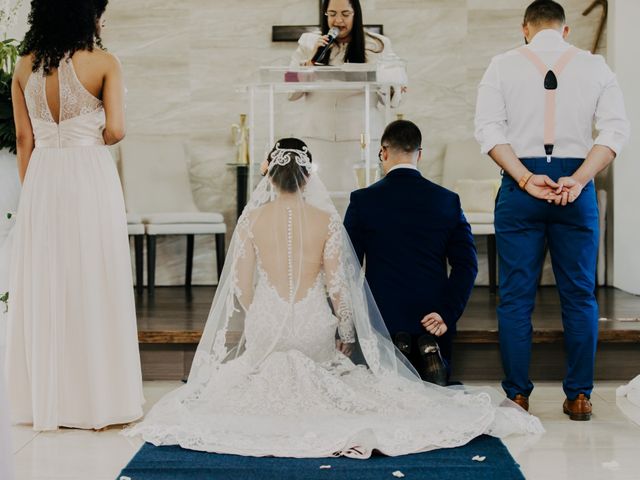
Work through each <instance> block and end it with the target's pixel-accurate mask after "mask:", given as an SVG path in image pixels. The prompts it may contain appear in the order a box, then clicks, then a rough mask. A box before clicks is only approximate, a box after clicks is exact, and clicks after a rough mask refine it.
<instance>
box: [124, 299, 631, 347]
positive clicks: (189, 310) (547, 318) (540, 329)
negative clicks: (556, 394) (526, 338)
mask: <svg viewBox="0 0 640 480" xmlns="http://www.w3.org/2000/svg"><path fill="white" fill-rule="evenodd" d="M214 293H215V287H193V288H192V289H191V293H190V294H188V293H187V291H186V290H185V289H184V288H182V287H161V288H156V293H155V296H154V297H149V296H148V295H147V294H146V292H145V293H144V294H143V295H140V296H138V297H137V298H136V307H137V312H138V331H139V340H140V343H143V344H171V343H173V344H192V343H198V341H199V340H200V335H201V332H202V329H203V328H204V324H205V322H206V319H207V316H208V314H209V309H210V308H211V301H212V299H213V295H214ZM497 302H498V298H497V297H496V296H495V295H491V294H490V293H489V290H488V288H487V287H476V288H475V289H474V291H473V293H472V295H471V299H470V301H469V304H468V305H467V309H466V311H465V313H464V315H463V317H462V318H461V319H460V321H459V322H458V336H457V340H456V341H457V342H458V343H497V341H498V336H497V325H498V324H497V318H496V305H497ZM598 303H599V305H600V317H601V320H600V342H605V343H638V344H640V297H638V296H634V295H630V294H628V293H625V292H622V291H621V290H617V289H614V288H601V289H599V290H598ZM533 325H534V343H554V342H558V341H561V340H562V320H561V312H560V300H559V298H558V294H557V291H556V289H555V288H554V287H541V288H540V289H539V292H538V297H537V300H536V307H535V310H534V315H533Z"/></svg>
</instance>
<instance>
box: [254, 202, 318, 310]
mask: <svg viewBox="0 0 640 480" xmlns="http://www.w3.org/2000/svg"><path fill="white" fill-rule="evenodd" d="M329 223H330V216H329V214H328V213H327V212H324V211H322V210H320V209H318V208H315V207H313V206H311V205H309V204H307V203H305V202H303V201H300V199H299V197H298V196H297V195H293V196H291V197H290V198H287V197H286V196H285V197H282V198H278V199H276V200H275V201H274V202H271V203H269V204H267V205H264V206H263V207H260V208H259V209H258V210H256V211H255V212H254V215H253V218H252V227H251V236H252V239H253V244H254V245H255V248H256V255H257V258H258V266H259V268H261V269H262V271H263V273H264V274H266V276H267V279H268V281H269V282H270V283H271V285H272V286H273V287H274V288H275V289H276V290H277V292H278V294H279V295H280V296H281V297H282V298H283V299H284V300H293V301H299V300H301V299H302V298H304V297H305V295H306V293H307V292H308V291H309V289H310V288H311V287H313V285H314V284H315V282H316V280H317V278H318V275H319V274H320V272H321V271H322V264H323V261H322V259H323V253H324V247H325V243H326V241H327V237H328V234H329Z"/></svg>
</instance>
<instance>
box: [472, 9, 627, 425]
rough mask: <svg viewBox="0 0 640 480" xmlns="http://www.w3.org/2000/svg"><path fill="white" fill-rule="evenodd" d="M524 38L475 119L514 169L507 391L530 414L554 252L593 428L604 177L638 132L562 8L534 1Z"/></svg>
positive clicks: (506, 261) (573, 372) (506, 239)
mask: <svg viewBox="0 0 640 480" xmlns="http://www.w3.org/2000/svg"><path fill="white" fill-rule="evenodd" d="M522 30H523V34H524V36H525V40H526V43H527V46H525V47H521V48H518V49H515V50H511V51H509V52H507V53H504V54H502V55H498V56H496V57H494V58H493V59H492V61H491V64H490V65H489V68H488V69H487V71H486V72H485V75H484V77H483V79H482V81H481V83H480V86H479V89H478V102H477V108H476V119H475V123H476V138H477V140H478V142H480V144H481V148H482V152H484V153H488V154H489V156H490V157H491V158H492V159H493V160H494V161H495V162H496V163H497V164H498V165H499V166H500V167H501V168H502V169H503V171H504V174H503V179H502V186H501V188H500V192H499V194H498V198H497V200H496V210H495V228H496V240H497V246H498V254H499V262H500V305H499V306H498V322H499V329H500V350H501V354H502V362H503V367H504V371H505V377H506V378H505V379H504V381H503V383H502V385H503V388H504V390H505V392H506V393H507V396H508V397H509V398H511V399H512V400H514V401H515V402H516V403H518V404H519V405H520V406H522V407H523V408H525V409H528V405H529V400H528V398H529V395H530V394H531V391H532V390H533V384H532V383H531V380H530V379H529V372H528V370H529V361H530V356H531V331H532V327H531V313H532V311H533V306H534V302H535V296H536V288H537V280H538V276H539V273H540V269H541V268H542V262H543V255H544V250H545V243H546V244H547V245H548V247H549V252H550V254H551V259H552V263H553V270H554V274H555V277H556V284H557V287H558V291H559V293H560V300H561V303H562V321H563V326H564V337H565V348H566V350H567V372H566V377H565V379H564V382H563V389H564V391H565V394H566V396H567V399H566V400H565V402H564V405H563V410H564V412H565V413H566V414H568V415H569V417H570V418H571V419H572V420H589V419H590V418H591V403H590V401H589V397H590V395H591V391H592V389H593V369H594V361H595V351H596V343H597V337H598V305H597V302H596V299H595V295H594V289H595V268H596V256H597V246H598V210H597V204H596V194H595V189H594V184H593V178H594V177H595V176H596V174H597V173H598V172H600V171H601V170H602V169H604V168H605V167H607V165H609V164H610V163H611V162H612V161H613V159H614V158H615V156H616V155H617V154H618V153H619V152H620V149H621V148H622V146H623V145H624V143H625V142H626V141H627V139H628V136H629V124H628V121H627V119H626V114H625V109H624V102H623V98H622V92H621V91H620V88H619V86H618V83H617V81H616V78H615V75H614V74H613V73H612V72H611V70H610V69H609V67H608V66H607V64H606V63H605V61H604V59H603V58H602V57H601V56H599V55H592V54H591V53H589V52H586V51H582V50H578V49H577V48H575V47H573V46H572V45H570V44H569V43H567V42H566V41H565V39H566V38H567V36H568V34H569V27H568V26H567V25H566V24H565V15H564V10H563V8H562V6H560V5H559V4H558V3H556V2H554V1H552V0H537V1H535V2H533V3H532V4H530V5H529V7H528V8H527V10H526V12H525V16H524V22H523V26H522ZM594 122H595V128H596V130H597V131H598V135H597V137H596V139H595V141H594V140H593V137H592V131H593V126H594Z"/></svg>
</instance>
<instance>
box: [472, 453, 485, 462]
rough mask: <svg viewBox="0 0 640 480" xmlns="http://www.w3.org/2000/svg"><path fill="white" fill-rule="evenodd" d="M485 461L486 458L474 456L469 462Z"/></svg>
mask: <svg viewBox="0 0 640 480" xmlns="http://www.w3.org/2000/svg"><path fill="white" fill-rule="evenodd" d="M486 459H487V457H481V456H480V455H476V456H475V457H473V458H472V459H471V460H473V461H474V462H484V461H485V460H486Z"/></svg>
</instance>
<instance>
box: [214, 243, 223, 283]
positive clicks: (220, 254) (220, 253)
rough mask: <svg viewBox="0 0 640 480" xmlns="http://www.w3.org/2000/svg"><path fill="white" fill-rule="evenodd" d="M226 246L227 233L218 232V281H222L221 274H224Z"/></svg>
mask: <svg viewBox="0 0 640 480" xmlns="http://www.w3.org/2000/svg"><path fill="white" fill-rule="evenodd" d="M224 247H225V234H224V233H216V263H217V265H216V267H217V268H218V283H219V282H220V276H221V275H222V267H223V266H224V257H225V252H224Z"/></svg>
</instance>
